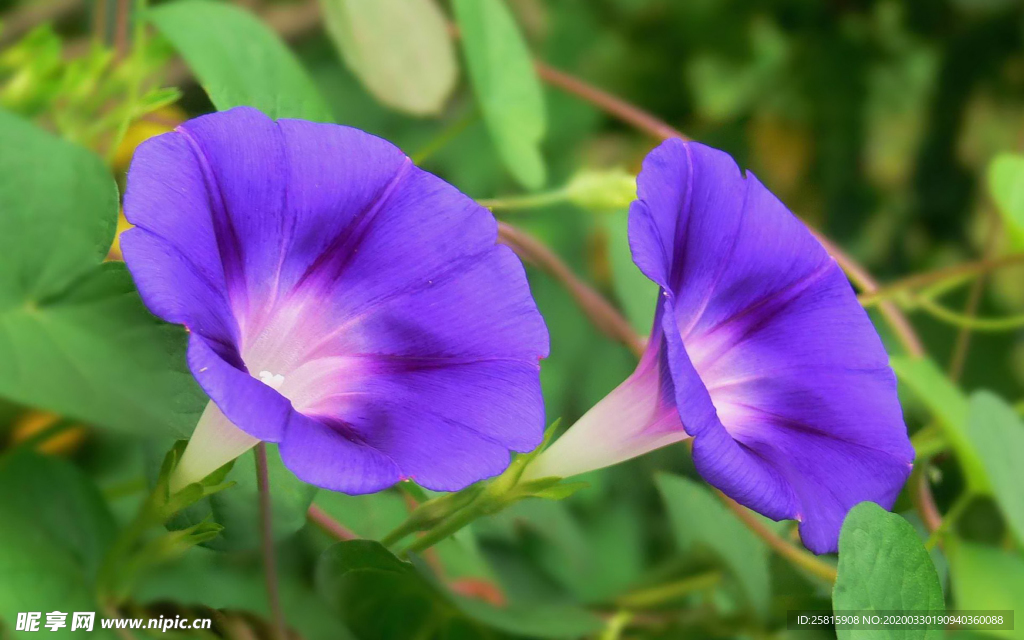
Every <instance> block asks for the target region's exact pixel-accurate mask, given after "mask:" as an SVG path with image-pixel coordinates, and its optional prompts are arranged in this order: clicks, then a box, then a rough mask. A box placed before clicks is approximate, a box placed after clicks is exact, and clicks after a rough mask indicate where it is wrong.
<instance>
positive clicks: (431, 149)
mask: <svg viewBox="0 0 1024 640" xmlns="http://www.w3.org/2000/svg"><path fill="white" fill-rule="evenodd" d="M478 115H479V113H478V112H477V110H476V109H475V108H472V109H468V110H467V111H466V113H464V114H462V115H461V116H460V117H459V118H457V119H456V120H455V121H454V122H452V123H451V124H449V125H448V126H446V127H445V128H443V129H442V130H441V133H439V134H438V135H437V137H436V138H434V139H433V140H431V141H429V142H427V144H426V145H425V146H424V147H423V148H421V149H420V150H419V151H417V152H416V153H413V154H411V155H410V156H409V157H410V158H411V159H412V161H413V164H417V165H418V164H420V163H422V162H424V161H425V160H427V159H428V158H431V157H432V156H433V155H434V154H435V153H437V152H438V151H440V150H441V149H444V148H445V147H447V146H448V144H449V143H450V142H451V141H452V140H454V139H455V138H457V137H459V135H460V134H461V133H462V132H463V131H465V130H466V128H467V127H469V125H471V124H473V122H474V121H475V120H476V119H477V116H478Z"/></svg>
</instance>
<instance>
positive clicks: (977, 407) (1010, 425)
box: [967, 391, 1024, 544]
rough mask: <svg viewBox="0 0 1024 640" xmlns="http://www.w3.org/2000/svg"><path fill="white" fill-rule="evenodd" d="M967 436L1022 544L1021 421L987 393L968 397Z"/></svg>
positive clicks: (1023, 443)
mask: <svg viewBox="0 0 1024 640" xmlns="http://www.w3.org/2000/svg"><path fill="white" fill-rule="evenodd" d="M967 435H968V437H969V438H970V440H971V443H972V444H973V445H974V447H975V449H976V450H977V451H978V453H979V454H980V455H981V457H982V459H983V460H985V463H986V470H987V471H988V477H989V479H990V480H991V482H992V492H993V493H994V494H995V498H996V501H997V502H998V503H999V506H1000V507H1001V508H1002V510H1003V513H1004V514H1005V515H1006V520H1007V522H1009V524H1010V528H1011V529H1012V530H1013V531H1014V533H1016V535H1017V540H1019V541H1020V542H1021V544H1024V491H1022V488H1024V465H1022V464H1021V463H1022V461H1024V421H1022V420H1021V419H1020V416H1019V415H1018V414H1017V412H1016V411H1015V410H1014V409H1013V407H1011V406H1010V405H1008V404H1006V402H1004V401H1003V400H1002V399H1001V398H1000V397H998V396H996V395H994V394H992V393H989V392H987V391H979V392H977V393H975V394H974V395H972V396H971V404H970V419H968V421H967Z"/></svg>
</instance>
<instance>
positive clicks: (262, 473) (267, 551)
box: [255, 442, 340, 640]
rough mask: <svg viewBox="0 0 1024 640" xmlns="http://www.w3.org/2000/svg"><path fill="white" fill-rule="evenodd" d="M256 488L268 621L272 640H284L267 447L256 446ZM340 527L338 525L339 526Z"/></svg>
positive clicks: (262, 445) (263, 444) (263, 445)
mask: <svg viewBox="0 0 1024 640" xmlns="http://www.w3.org/2000/svg"><path fill="white" fill-rule="evenodd" d="M255 453H256V488H257V490H258V491H259V501H260V542H261V543H262V544H261V547H262V551H263V577H264V579H265V582H266V585H267V600H268V601H269V603H270V619H271V623H272V625H273V629H274V640H286V638H287V637H288V635H287V634H286V633H285V627H284V615H283V614H282V612H281V596H280V593H278V590H277V559H276V558H275V557H274V532H273V524H274V521H273V512H272V510H271V503H270V477H269V473H268V472H267V445H266V443H264V442H261V443H259V444H257V445H256V450H255ZM339 526H340V525H339Z"/></svg>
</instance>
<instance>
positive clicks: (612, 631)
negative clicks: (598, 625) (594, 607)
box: [601, 610, 636, 640]
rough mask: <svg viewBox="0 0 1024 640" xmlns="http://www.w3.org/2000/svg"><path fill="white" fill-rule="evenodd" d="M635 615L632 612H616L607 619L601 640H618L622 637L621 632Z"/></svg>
mask: <svg viewBox="0 0 1024 640" xmlns="http://www.w3.org/2000/svg"><path fill="white" fill-rule="evenodd" d="M635 615H636V614H634V613H633V612H632V611H626V610H622V611H618V612H616V613H615V615H613V616H612V617H611V618H609V619H608V624H607V625H606V626H605V628H604V631H602V632H601V640H619V638H621V637H622V632H623V631H625V630H626V627H628V626H629V623H630V622H632V621H633V617H634V616H635Z"/></svg>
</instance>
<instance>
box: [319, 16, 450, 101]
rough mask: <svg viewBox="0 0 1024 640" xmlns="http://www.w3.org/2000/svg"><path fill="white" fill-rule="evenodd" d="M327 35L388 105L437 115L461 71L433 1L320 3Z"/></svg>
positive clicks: (357, 74) (371, 90)
mask: <svg viewBox="0 0 1024 640" xmlns="http://www.w3.org/2000/svg"><path fill="white" fill-rule="evenodd" d="M320 6H321V7H323V12H324V22H325V23H326V24H327V32H328V33H329V34H330V35H331V38H332V39H333V40H334V43H335V45H337V47H338V50H339V51H340V52H341V55H342V57H343V58H344V60H345V63H346V64H347V65H348V67H349V69H351V70H352V72H353V73H354V74H355V75H356V76H357V77H358V78H359V80H360V81H361V82H362V83H363V85H364V86H365V87H366V88H367V89H368V90H369V91H370V93H372V94H373V95H374V96H376V97H377V99H378V100H380V101H381V102H382V103H384V104H385V105H387V106H389V107H392V108H394V109H398V110H399V111H405V112H407V113H411V114H414V115H432V114H437V113H439V112H440V111H441V109H442V107H444V103H445V101H446V100H447V99H448V96H449V95H450V94H451V92H452V89H454V88H455V80H456V78H457V76H458V68H457V66H456V62H455V48H454V46H453V45H452V41H451V36H449V35H448V26H447V24H446V21H445V17H444V14H442V13H441V10H440V9H439V8H438V7H437V4H436V3H435V2H434V0H374V1H373V2H366V1H365V0H320Z"/></svg>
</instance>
